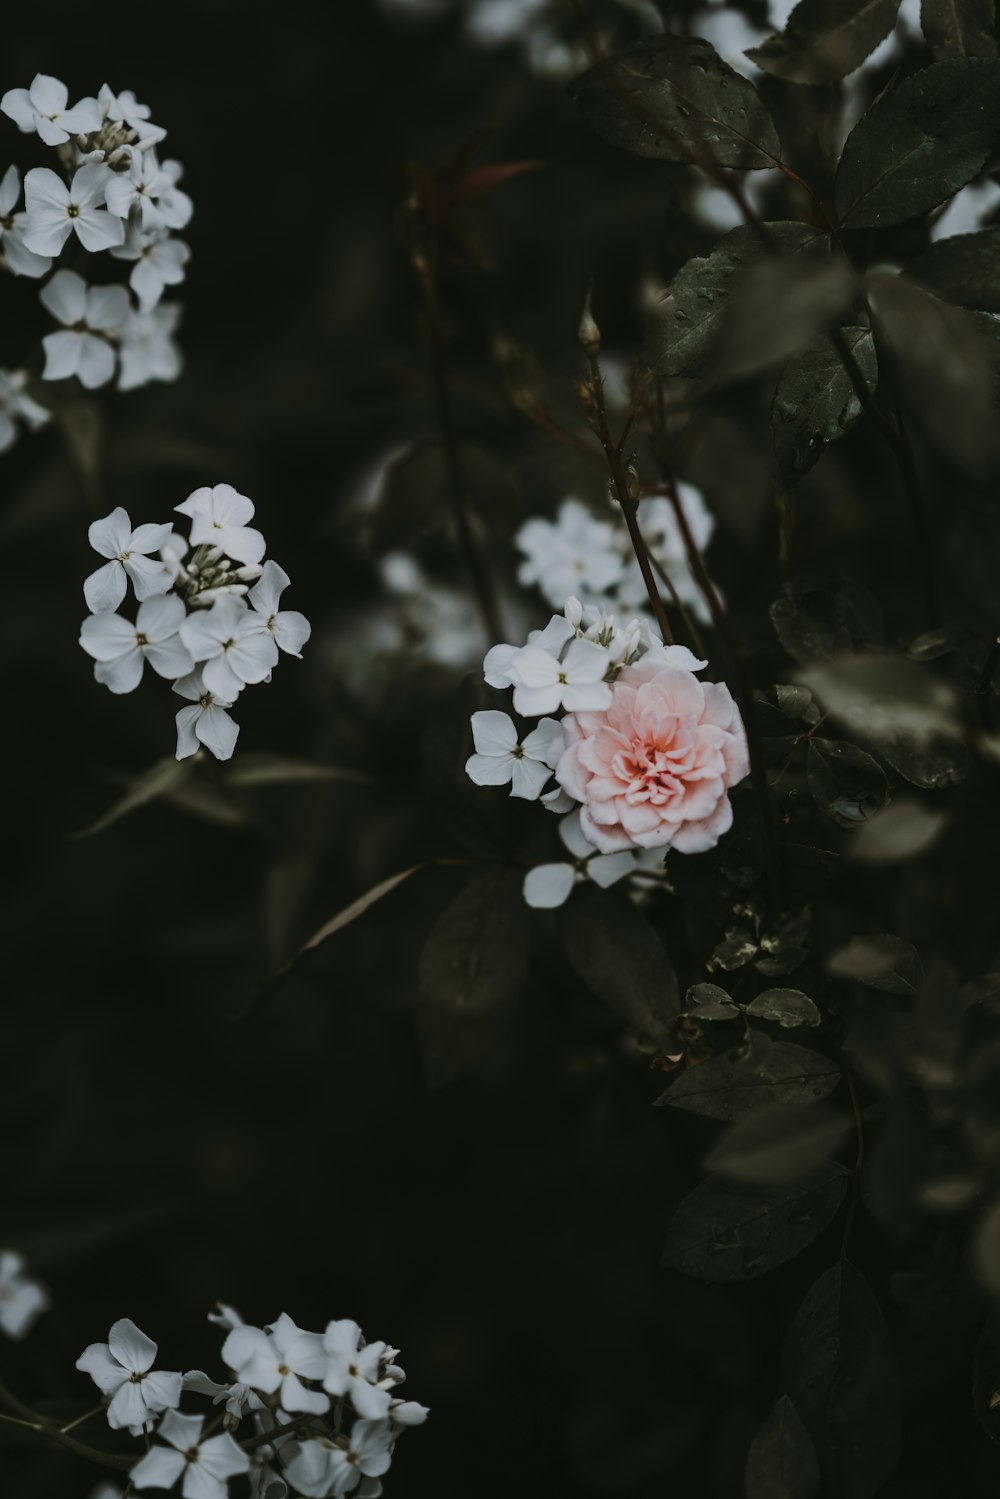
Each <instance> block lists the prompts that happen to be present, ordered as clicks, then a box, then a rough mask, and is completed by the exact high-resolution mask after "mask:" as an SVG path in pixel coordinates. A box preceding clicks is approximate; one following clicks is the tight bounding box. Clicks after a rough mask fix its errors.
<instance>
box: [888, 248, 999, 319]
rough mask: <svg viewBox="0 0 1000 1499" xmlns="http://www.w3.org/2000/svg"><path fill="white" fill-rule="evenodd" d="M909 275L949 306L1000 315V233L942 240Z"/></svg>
mask: <svg viewBox="0 0 1000 1499" xmlns="http://www.w3.org/2000/svg"><path fill="white" fill-rule="evenodd" d="M907 275H908V276H912V278H913V280H914V281H919V282H920V283H921V285H922V286H926V287H928V288H929V289H930V290H931V291H932V292H936V293H937V295H938V296H939V297H943V298H944V300H945V301H946V302H955V303H956V304H957V305H958V306H959V307H974V308H976V309H977V310H978V311H979V312H1000V229H981V230H980V231H979V232H978V233H977V234H955V235H953V236H952V237H951V238H950V239H939V240H938V241H937V242H936V243H935V244H932V245H929V246H928V247H927V249H926V250H924V251H923V253H922V254H921V255H918V256H917V258H916V260H914V261H913V262H912V263H911V265H910V266H909V268H908V270H907Z"/></svg>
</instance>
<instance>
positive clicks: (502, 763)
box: [465, 709, 564, 801]
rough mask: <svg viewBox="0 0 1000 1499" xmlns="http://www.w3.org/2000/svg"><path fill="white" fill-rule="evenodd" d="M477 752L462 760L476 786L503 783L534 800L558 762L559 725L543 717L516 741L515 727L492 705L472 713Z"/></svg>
mask: <svg viewBox="0 0 1000 1499" xmlns="http://www.w3.org/2000/svg"><path fill="white" fill-rule="evenodd" d="M472 739H473V743H474V744H475V746H476V753H475V754H474V755H470V756H469V758H468V760H466V762H465V773H466V775H467V776H468V777H469V779H470V780H472V781H474V782H475V783H476V785H477V786H505V785H506V784H507V782H508V781H509V782H510V783H511V788H510V794H511V796H520V797H523V798H524V799H525V800H526V801H534V800H535V798H536V797H537V796H538V795H539V793H540V792H541V789H542V787H543V786H544V785H545V782H546V781H547V780H548V779H549V777H550V775H551V774H552V772H553V771H554V770H555V768H556V766H557V765H558V763H559V756H560V755H561V754H562V752H563V748H564V746H563V731H562V725H561V724H560V723H559V722H558V721H557V720H556V719H554V718H543V719H542V721H541V723H540V724H539V725H538V727H537V728H536V729H533V730H532V731H531V733H530V734H529V735H528V736H527V737H526V739H525V740H524V742H523V744H518V741H517V729H516V728H515V727H514V724H513V722H512V721H511V719H510V718H509V717H508V715H507V714H506V713H499V712H497V711H496V710H495V709H487V710H486V711H485V712H481V713H473V715H472Z"/></svg>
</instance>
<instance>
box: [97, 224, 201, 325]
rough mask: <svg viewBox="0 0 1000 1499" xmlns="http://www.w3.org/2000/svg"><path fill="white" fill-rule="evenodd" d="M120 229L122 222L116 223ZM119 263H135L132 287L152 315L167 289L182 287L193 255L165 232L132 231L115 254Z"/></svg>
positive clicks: (129, 279)
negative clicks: (181, 284) (123, 261)
mask: <svg viewBox="0 0 1000 1499" xmlns="http://www.w3.org/2000/svg"><path fill="white" fill-rule="evenodd" d="M113 222H114V223H116V224H117V225H118V227H119V228H121V227H122V223H121V220H120V219H115V220H113ZM111 253H112V255H114V256H115V258H116V259H118V260H134V261H135V266H134V267H133V269H132V272H131V274H130V275H129V278H128V284H129V286H130V287H131V288H132V290H133V291H134V292H135V294H136V296H137V297H138V299H139V307H140V309H141V311H143V312H149V310H150V308H152V307H155V306H156V304H157V302H158V301H159V300H160V298H161V297H162V295H163V290H164V287H167V286H179V285H180V283H181V282H182V281H183V280H184V267H185V266H186V265H187V263H188V261H189V260H190V259H191V251H190V250H189V249H188V247H187V245H186V244H184V242H183V240H179V239H170V237H169V236H168V235H166V234H164V233H163V231H162V230H152V231H150V232H149V233H145V232H143V231H141V230H139V231H135V230H133V229H131V228H130V229H129V231H128V233H127V234H126V235H125V241H124V244H122V243H119V245H118V247H117V248H116V249H113V250H112V251H111Z"/></svg>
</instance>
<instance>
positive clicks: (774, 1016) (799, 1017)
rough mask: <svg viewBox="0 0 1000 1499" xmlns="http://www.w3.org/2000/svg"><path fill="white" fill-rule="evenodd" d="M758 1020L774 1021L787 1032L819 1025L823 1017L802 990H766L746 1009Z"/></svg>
mask: <svg viewBox="0 0 1000 1499" xmlns="http://www.w3.org/2000/svg"><path fill="white" fill-rule="evenodd" d="M744 1008H745V1009H746V1012H747V1014H748V1015H753V1016H755V1018H756V1019H758V1020H773V1021H775V1022H776V1023H777V1024H778V1025H780V1026H782V1027H783V1028H784V1029H785V1030H792V1029H794V1027H795V1026H798V1025H819V1023H820V1021H821V1020H822V1018H823V1017H822V1015H821V1014H820V1012H819V1010H818V1009H817V1008H816V1005H815V1004H814V1003H813V1001H812V1000H811V999H810V998H809V996H808V994H803V993H802V990H801V989H765V990H764V993H763V994H758V995H757V997H756V998H755V999H752V1000H751V1001H750V1003H749V1004H748V1005H746V1006H745V1007H744Z"/></svg>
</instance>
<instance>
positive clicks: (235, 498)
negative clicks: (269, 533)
mask: <svg viewBox="0 0 1000 1499" xmlns="http://www.w3.org/2000/svg"><path fill="white" fill-rule="evenodd" d="M174 509H175V510H179V511H180V513H181V514H182V515H188V516H190V518H191V544H192V546H196V547H197V546H205V545H207V546H214V547H221V548H222V550H223V551H224V552H225V554H226V556H227V557H232V559H233V561H234V562H245V563H247V564H248V565H251V564H254V563H257V562H259V561H260V560H261V558H262V557H263V555H264V547H265V542H264V538H263V536H262V535H261V533H260V532H259V531H256V530H254V528H253V526H248V525H247V521H248V520H250V519H251V517H252V516H253V513H254V505H253V500H250V499H247V497H246V495H245V494H240V493H239V491H238V490H235V489H234V488H233V486H232V485H231V484H216V485H215V486H214V487H213V488H211V489H209V487H208V485H204V486H203V487H202V488H201V489H196V490H195V491H194V493H193V494H189V495H188V497H187V499H186V500H184V501H183V502H182V503H181V504H180V505H175V506H174Z"/></svg>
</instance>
